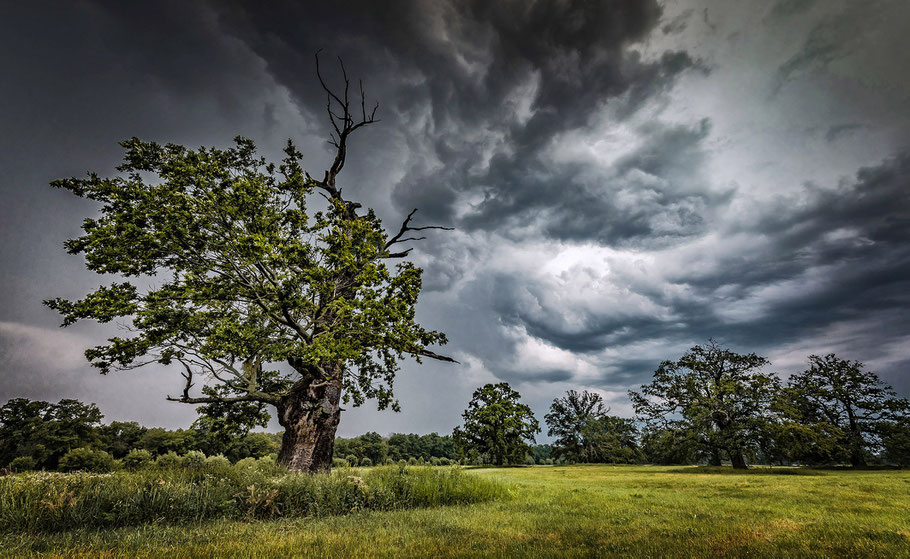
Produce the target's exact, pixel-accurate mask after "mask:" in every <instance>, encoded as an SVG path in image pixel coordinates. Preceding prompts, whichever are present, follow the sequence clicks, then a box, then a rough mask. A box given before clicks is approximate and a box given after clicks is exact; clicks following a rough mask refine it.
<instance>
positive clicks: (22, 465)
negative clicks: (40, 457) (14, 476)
mask: <svg viewBox="0 0 910 559" xmlns="http://www.w3.org/2000/svg"><path fill="white" fill-rule="evenodd" d="M37 468H38V461H37V460H35V459H34V458H32V457H31V456H17V457H16V458H13V461H12V462H10V463H9V469H10V470H12V471H14V472H28V471H31V470H34V469H37Z"/></svg>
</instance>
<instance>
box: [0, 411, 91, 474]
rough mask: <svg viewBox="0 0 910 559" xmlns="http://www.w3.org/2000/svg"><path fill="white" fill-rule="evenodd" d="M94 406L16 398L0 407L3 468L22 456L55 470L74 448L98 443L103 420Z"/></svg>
mask: <svg viewBox="0 0 910 559" xmlns="http://www.w3.org/2000/svg"><path fill="white" fill-rule="evenodd" d="M102 417H104V416H102V415H101V412H100V411H99V410H98V407H97V406H95V405H94V404H83V403H81V402H78V401H76V400H68V399H64V400H60V401H59V402H58V403H56V404H51V403H49V402H42V401H31V400H28V399H26V398H13V399H11V400H9V401H8V402H7V403H6V404H4V405H3V407H0V466H6V465H8V464H9V463H10V462H12V461H13V459H15V458H17V457H19V456H29V457H31V458H33V459H34V460H35V462H36V465H37V466H39V467H42V468H47V469H54V468H56V467H57V462H58V461H59V460H60V458H61V457H62V456H63V455H64V454H66V453H67V452H69V451H70V450H71V449H74V448H79V447H83V446H88V445H91V444H93V443H95V442H96V441H97V440H98V435H97V433H96V431H95V428H96V426H97V425H98V424H100V422H101V419H102Z"/></svg>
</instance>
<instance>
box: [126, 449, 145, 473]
mask: <svg viewBox="0 0 910 559" xmlns="http://www.w3.org/2000/svg"><path fill="white" fill-rule="evenodd" d="M122 461H123V466H124V467H125V468H126V469H127V470H132V471H135V470H138V469H139V468H143V467H145V466H148V465H149V464H151V463H152V453H151V452H149V451H147V450H145V449H144V448H134V449H133V450H131V451H129V452H127V453H126V456H124V457H123V459H122Z"/></svg>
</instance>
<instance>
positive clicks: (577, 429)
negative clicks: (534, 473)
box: [544, 390, 609, 462]
mask: <svg viewBox="0 0 910 559" xmlns="http://www.w3.org/2000/svg"><path fill="white" fill-rule="evenodd" d="M608 411H609V409H608V408H607V406H606V405H605V404H604V401H603V398H602V397H601V396H600V394H597V393H596V392H588V391H587V390H584V391H582V392H576V391H575V390H569V391H568V392H567V393H566V395H565V396H562V397H560V398H556V399H555V400H553V403H552V404H551V405H550V411H549V412H548V413H547V415H545V416H544V420H545V421H546V422H547V427H548V430H547V435H548V436H550V437H556V441H555V443H554V444H553V454H554V456H555V457H557V458H559V457H562V458H566V459H568V460H571V461H573V462H593V461H594V454H595V450H594V440H593V435H594V433H595V431H596V429H595V428H594V425H595V423H596V422H597V421H598V420H599V419H601V418H603V417H606V415H607V412H608Z"/></svg>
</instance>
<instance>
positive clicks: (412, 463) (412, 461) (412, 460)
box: [408, 456, 417, 466]
mask: <svg viewBox="0 0 910 559" xmlns="http://www.w3.org/2000/svg"><path fill="white" fill-rule="evenodd" d="M408 465H409V466H416V465H417V459H416V458H414V457H413V456H411V457H410V458H408Z"/></svg>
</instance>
